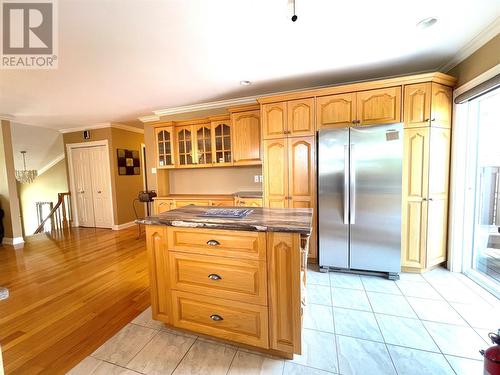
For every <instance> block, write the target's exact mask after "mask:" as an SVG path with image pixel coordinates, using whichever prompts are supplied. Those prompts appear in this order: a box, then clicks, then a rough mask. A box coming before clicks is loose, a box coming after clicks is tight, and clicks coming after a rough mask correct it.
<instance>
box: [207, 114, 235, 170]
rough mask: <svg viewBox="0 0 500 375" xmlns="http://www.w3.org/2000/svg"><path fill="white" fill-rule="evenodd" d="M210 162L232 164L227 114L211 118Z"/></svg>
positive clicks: (218, 164)
mask: <svg viewBox="0 0 500 375" xmlns="http://www.w3.org/2000/svg"><path fill="white" fill-rule="evenodd" d="M211 124H212V162H213V164H214V165H217V166H225V165H232V164H233V151H232V150H233V149H232V139H231V137H232V135H231V134H232V131H231V121H230V119H229V116H227V117H224V118H222V119H218V120H215V119H212V122H211Z"/></svg>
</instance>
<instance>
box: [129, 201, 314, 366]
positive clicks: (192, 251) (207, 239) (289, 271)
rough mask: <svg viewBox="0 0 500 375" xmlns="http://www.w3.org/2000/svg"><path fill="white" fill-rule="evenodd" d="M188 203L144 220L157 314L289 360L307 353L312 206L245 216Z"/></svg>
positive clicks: (173, 322) (175, 324) (254, 211)
mask: <svg viewBox="0 0 500 375" xmlns="http://www.w3.org/2000/svg"><path fill="white" fill-rule="evenodd" d="M211 208H213V207H200V206H186V207H182V208H179V209H175V210H171V211H167V212H164V213H161V214H160V215H157V216H150V217H147V218H145V219H142V220H140V221H138V223H140V224H144V225H146V245H147V253H148V259H149V269H150V284H151V306H152V311H153V319H156V320H159V321H162V322H164V323H165V324H167V325H170V326H173V327H176V328H179V329H183V330H189V331H193V332H196V333H197V334H201V335H206V336H211V337H216V338H219V339H222V340H227V341H230V342H232V343H238V344H239V345H242V346H247V347H251V348H253V349H257V350H260V351H265V352H268V353H270V354H274V355H278V356H281V357H284V358H292V357H293V353H297V354H300V353H301V331H302V309H303V304H304V302H305V300H304V299H305V293H304V292H305V283H306V262H307V251H308V246H309V244H308V241H309V236H310V233H311V226H312V209H271V208H258V207H255V208H252V209H251V212H250V213H249V214H248V215H247V216H245V217H242V218H227V217H225V218H220V217H206V216H203V215H204V214H205V213H206V212H207V210H209V209H211Z"/></svg>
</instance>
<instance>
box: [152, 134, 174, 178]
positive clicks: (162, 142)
mask: <svg viewBox="0 0 500 375" xmlns="http://www.w3.org/2000/svg"><path fill="white" fill-rule="evenodd" d="M155 138H156V168H160V169H167V168H174V166H175V142H174V128H173V126H164V127H161V128H156V129H155Z"/></svg>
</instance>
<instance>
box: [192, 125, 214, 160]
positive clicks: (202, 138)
mask: <svg viewBox="0 0 500 375" xmlns="http://www.w3.org/2000/svg"><path fill="white" fill-rule="evenodd" d="M194 128H195V130H196V160H195V164H197V165H198V166H200V167H201V166H207V165H212V162H213V159H212V126H211V125H210V124H201V125H196V126H195V127H194Z"/></svg>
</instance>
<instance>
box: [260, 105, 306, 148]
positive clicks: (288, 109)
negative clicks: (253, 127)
mask: <svg viewBox="0 0 500 375" xmlns="http://www.w3.org/2000/svg"><path fill="white" fill-rule="evenodd" d="M314 131H315V128H314V99H313V98H307V99H298V100H291V101H288V102H278V103H271V104H263V105H262V133H263V138H264V139H276V138H283V137H286V136H291V137H294V136H305V135H314Z"/></svg>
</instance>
